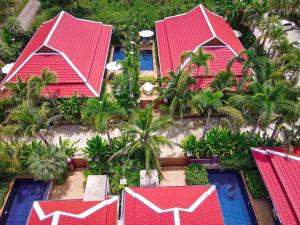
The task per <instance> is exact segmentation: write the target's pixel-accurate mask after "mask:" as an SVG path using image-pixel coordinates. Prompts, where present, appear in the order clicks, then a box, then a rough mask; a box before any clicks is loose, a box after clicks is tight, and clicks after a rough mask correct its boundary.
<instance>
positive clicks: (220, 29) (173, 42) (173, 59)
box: [155, 5, 244, 76]
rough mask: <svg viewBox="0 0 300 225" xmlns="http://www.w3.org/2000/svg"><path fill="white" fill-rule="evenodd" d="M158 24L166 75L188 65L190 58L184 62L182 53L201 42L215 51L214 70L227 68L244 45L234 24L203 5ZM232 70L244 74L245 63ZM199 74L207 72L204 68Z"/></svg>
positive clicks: (157, 32)
mask: <svg viewBox="0 0 300 225" xmlns="http://www.w3.org/2000/svg"><path fill="white" fill-rule="evenodd" d="M155 27H156V35H157V44H158V54H159V60H160V69H161V74H162V75H166V74H167V73H168V71H170V70H176V69H177V68H182V67H184V66H187V64H188V60H187V61H186V62H185V63H184V64H183V65H181V63H180V57H181V55H182V54H183V53H184V52H186V51H194V50H196V49H197V48H198V47H200V46H201V47H202V48H203V49H204V51H206V52H208V53H211V54H213V55H214V60H211V61H210V64H211V65H210V68H211V74H216V73H218V72H219V71H220V70H224V69H226V65H227V63H228V62H229V60H231V59H232V58H233V57H234V56H235V55H237V54H239V53H240V52H241V51H242V50H243V49H244V48H243V46H242V44H241V42H240V41H239V39H238V38H237V37H236V36H235V34H234V32H233V30H232V29H231V27H230V25H229V24H227V23H226V21H225V20H224V19H223V18H222V17H220V16H218V15H215V14H214V13H212V12H210V11H208V10H207V9H206V8H205V7H203V6H202V5H200V6H197V7H196V8H194V9H193V10H191V11H190V12H188V13H185V14H182V15H177V16H173V17H168V18H165V19H164V20H162V21H157V22H156V24H155ZM213 42H214V43H213ZM211 46H214V47H211ZM216 46H217V47H216ZM232 71H233V72H234V74H236V75H241V74H242V65H241V64H240V63H235V64H234V65H233V67H232ZM199 75H201V76H203V75H205V73H204V71H203V70H201V71H200V72H199Z"/></svg>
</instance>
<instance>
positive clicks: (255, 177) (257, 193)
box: [244, 170, 268, 198]
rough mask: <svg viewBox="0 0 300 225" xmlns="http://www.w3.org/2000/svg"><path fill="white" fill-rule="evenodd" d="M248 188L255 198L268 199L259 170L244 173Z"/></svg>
mask: <svg viewBox="0 0 300 225" xmlns="http://www.w3.org/2000/svg"><path fill="white" fill-rule="evenodd" d="M244 174H245V178H246V182H247V186H248V188H249V190H250V192H251V195H252V197H253V198H267V197H268V192H267V189H266V187H265V184H264V182H263V180H262V178H261V176H260V173H259V171H258V170H246V171H244Z"/></svg>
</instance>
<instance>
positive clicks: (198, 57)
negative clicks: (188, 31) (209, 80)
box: [180, 48, 214, 77]
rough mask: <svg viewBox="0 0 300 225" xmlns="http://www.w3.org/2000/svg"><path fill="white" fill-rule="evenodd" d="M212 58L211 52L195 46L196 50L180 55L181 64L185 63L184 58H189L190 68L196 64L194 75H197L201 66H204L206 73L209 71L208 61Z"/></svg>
mask: <svg viewBox="0 0 300 225" xmlns="http://www.w3.org/2000/svg"><path fill="white" fill-rule="evenodd" d="M213 58H214V57H213V55H212V54H208V53H205V52H204V51H203V49H202V48H197V50H196V52H185V53H184V54H183V55H182V56H181V59H180V61H181V63H182V64H185V62H186V60H187V59H190V63H189V66H190V69H191V68H192V66H196V68H197V70H196V74H195V76H196V77H198V75H199V70H200V68H201V67H203V68H204V70H205V73H206V74H208V73H209V66H208V61H209V60H212V59H213Z"/></svg>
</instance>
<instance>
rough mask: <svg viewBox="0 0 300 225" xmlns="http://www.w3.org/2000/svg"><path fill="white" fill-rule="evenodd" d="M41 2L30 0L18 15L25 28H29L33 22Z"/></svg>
mask: <svg viewBox="0 0 300 225" xmlns="http://www.w3.org/2000/svg"><path fill="white" fill-rule="evenodd" d="M40 5H41V3H40V2H39V1H38V0H29V1H28V3H27V4H26V6H25V7H24V8H23V9H22V11H21V13H20V14H19V16H18V20H19V21H20V23H21V26H22V27H23V29H24V30H28V29H29V28H30V25H31V24H32V22H33V20H34V18H35V16H36V14H37V11H38V10H39V8H40Z"/></svg>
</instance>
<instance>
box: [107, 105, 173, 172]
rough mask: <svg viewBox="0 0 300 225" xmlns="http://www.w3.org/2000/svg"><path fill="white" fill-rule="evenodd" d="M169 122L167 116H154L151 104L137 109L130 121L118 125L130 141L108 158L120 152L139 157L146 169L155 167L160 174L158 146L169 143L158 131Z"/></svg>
mask: <svg viewBox="0 0 300 225" xmlns="http://www.w3.org/2000/svg"><path fill="white" fill-rule="evenodd" d="M171 124H172V120H171V119H170V118H169V117H157V116H154V115H153V108H152V106H151V105H147V106H146V108H145V109H137V110H136V111H134V113H133V116H132V118H131V120H130V121H128V122H124V123H122V124H120V126H119V128H120V130H121V132H122V135H125V136H129V137H132V141H131V142H130V143H128V144H127V145H126V147H125V148H124V149H121V150H120V151H118V152H117V153H115V154H114V155H113V156H111V158H110V160H112V159H114V158H115V157H116V156H118V155H120V154H126V155H128V156H130V157H139V158H141V159H142V161H143V162H144V163H145V167H146V170H147V171H149V170H150V169H156V170H157V171H158V174H159V176H162V174H161V168H160V162H159V155H160V147H161V146H163V145H171V143H170V141H169V140H168V139H167V138H166V137H165V136H162V135H160V134H159V133H160V132H161V131H163V130H165V129H167V128H168V127H170V125H171Z"/></svg>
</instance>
